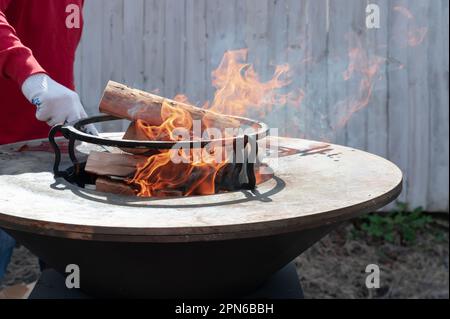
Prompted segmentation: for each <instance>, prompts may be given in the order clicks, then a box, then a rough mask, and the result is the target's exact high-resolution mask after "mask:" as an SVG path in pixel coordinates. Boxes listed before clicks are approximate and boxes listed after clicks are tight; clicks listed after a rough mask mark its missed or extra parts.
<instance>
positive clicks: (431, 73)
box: [427, 0, 449, 211]
mask: <svg viewBox="0 0 450 319" xmlns="http://www.w3.org/2000/svg"><path fill="white" fill-rule="evenodd" d="M448 4H449V3H448V1H447V0H441V1H439V3H436V4H433V5H430V14H429V18H428V20H429V21H430V29H429V31H428V34H429V35H428V36H429V41H430V45H429V46H428V87H429V107H430V124H429V125H430V140H429V146H430V157H429V170H430V174H429V176H428V200H427V203H428V207H427V209H428V210H431V211H448V209H449V200H448V194H449V184H448V174H449V143H448V142H449V141H448V137H449V108H448V105H449V99H448V86H449V83H448V74H449V67H448V52H449V47H448V38H449V25H448V21H449V16H448V15H449V10H448V9H449V8H448ZM443 39H447V40H443Z"/></svg>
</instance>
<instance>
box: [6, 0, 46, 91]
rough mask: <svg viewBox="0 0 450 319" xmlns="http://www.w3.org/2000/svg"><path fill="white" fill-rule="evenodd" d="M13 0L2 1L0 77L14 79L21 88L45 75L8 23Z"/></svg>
mask: <svg viewBox="0 0 450 319" xmlns="http://www.w3.org/2000/svg"><path fill="white" fill-rule="evenodd" d="M10 2H11V0H0V76H2V77H4V78H7V79H12V80H13V81H15V82H16V83H17V84H18V85H19V86H21V85H22V83H23V82H24V81H25V80H26V79H27V78H28V77H29V76H30V75H33V74H36V73H42V72H44V73H45V70H44V69H43V68H42V67H41V66H40V65H39V63H38V62H37V61H36V59H35V58H34V57H33V53H32V52H31V50H30V49H29V48H27V47H26V46H24V45H23V44H22V43H21V42H20V39H19V38H18V37H17V35H16V31H15V30H14V28H13V27H12V26H11V25H10V24H9V23H8V20H7V19H6V15H5V11H6V8H7V7H8V4H9V3H10Z"/></svg>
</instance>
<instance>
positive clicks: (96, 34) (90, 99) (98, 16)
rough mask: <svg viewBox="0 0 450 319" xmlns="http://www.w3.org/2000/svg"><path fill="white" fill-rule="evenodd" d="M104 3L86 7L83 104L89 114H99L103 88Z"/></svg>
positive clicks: (82, 75)
mask: <svg viewBox="0 0 450 319" xmlns="http://www.w3.org/2000/svg"><path fill="white" fill-rule="evenodd" d="M102 12H103V1H86V3H85V7H84V17H85V26H84V27H85V30H84V33H83V46H82V47H81V49H82V51H81V54H82V55H83V63H82V66H81V67H82V69H81V90H82V93H83V95H82V102H83V105H84V107H85V109H86V112H87V113H89V114H97V113H98V102H99V99H100V95H101V92H102V91H103V88H102V80H101V74H102V72H101V65H102V31H103V28H102V20H103V14H102Z"/></svg>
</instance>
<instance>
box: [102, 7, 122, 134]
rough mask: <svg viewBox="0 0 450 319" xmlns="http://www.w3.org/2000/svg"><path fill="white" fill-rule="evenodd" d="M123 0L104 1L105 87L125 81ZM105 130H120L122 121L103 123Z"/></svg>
mask: <svg viewBox="0 0 450 319" xmlns="http://www.w3.org/2000/svg"><path fill="white" fill-rule="evenodd" d="M123 6H124V3H123V0H106V1H103V24H102V28H103V29H102V34H103V36H102V61H101V71H102V72H101V74H102V77H101V83H102V87H105V86H106V84H107V83H108V81H109V80H113V81H118V82H122V81H123V61H124V59H123V53H124V51H123V48H122V43H123V42H122V41H123V31H124V28H123V22H124V16H123ZM102 128H103V129H104V130H105V131H109V132H111V131H120V130H121V128H122V125H121V123H119V122H117V121H114V122H106V123H102Z"/></svg>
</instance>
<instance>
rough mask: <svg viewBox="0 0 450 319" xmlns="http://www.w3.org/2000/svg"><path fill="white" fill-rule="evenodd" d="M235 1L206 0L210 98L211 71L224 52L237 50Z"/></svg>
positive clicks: (212, 95)
mask: <svg viewBox="0 0 450 319" xmlns="http://www.w3.org/2000/svg"><path fill="white" fill-rule="evenodd" d="M235 9H236V7H235V5H234V1H226V2H225V1H221V0H207V1H206V34H207V46H206V48H207V51H206V66H207V68H206V83H207V88H208V90H207V96H208V100H212V99H213V97H214V92H215V90H214V88H213V87H212V86H211V82H212V77H211V72H212V71H213V70H214V69H216V68H217V66H218V65H219V63H220V61H221V59H222V57H223V55H224V53H225V52H226V51H228V50H235V49H237V46H236V45H235V36H236V32H235V30H236V26H235V24H234V21H236V12H235Z"/></svg>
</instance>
